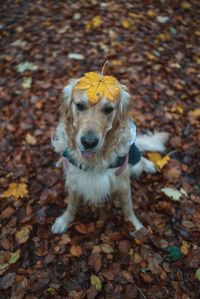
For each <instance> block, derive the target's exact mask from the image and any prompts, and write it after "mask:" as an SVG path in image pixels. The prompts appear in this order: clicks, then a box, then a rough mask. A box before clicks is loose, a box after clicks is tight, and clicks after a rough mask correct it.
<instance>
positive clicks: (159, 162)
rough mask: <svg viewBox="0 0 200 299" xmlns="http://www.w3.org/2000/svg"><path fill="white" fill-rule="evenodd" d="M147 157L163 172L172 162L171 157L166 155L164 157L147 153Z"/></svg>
mask: <svg viewBox="0 0 200 299" xmlns="http://www.w3.org/2000/svg"><path fill="white" fill-rule="evenodd" d="M147 157H148V158H149V159H150V160H151V161H152V162H153V163H154V164H155V166H156V167H157V168H158V169H159V170H161V169H163V168H164V166H165V165H167V163H168V162H169V161H170V157H169V156H168V155H165V156H164V157H162V156H161V155H160V154H159V153H153V152H152V153H147Z"/></svg>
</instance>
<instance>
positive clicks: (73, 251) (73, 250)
mask: <svg viewBox="0 0 200 299" xmlns="http://www.w3.org/2000/svg"><path fill="white" fill-rule="evenodd" d="M70 253H71V255H73V256H77V257H79V256H81V255H82V249H81V247H80V246H79V245H72V246H71V248H70Z"/></svg>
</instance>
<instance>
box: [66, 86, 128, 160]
mask: <svg viewBox="0 0 200 299" xmlns="http://www.w3.org/2000/svg"><path fill="white" fill-rule="evenodd" d="M78 82H79V80H71V81H70V82H69V84H68V85H67V86H66V87H65V88H64V90H63V99H62V105H61V117H62V122H63V123H64V124H65V132H66V133H67V135H68V139H69V146H70V148H71V149H72V150H76V152H77V153H78V154H79V155H80V157H81V158H84V159H86V160H89V161H91V160H92V159H93V158H94V157H95V156H96V155H97V154H102V153H103V152H104V153H105V150H106V148H108V147H109V143H110V144H112V145H113V140H114V139H115V138H117V135H118V134H117V132H118V133H119V131H120V129H121V130H122V128H123V127H125V126H126V123H127V118H128V116H127V109H128V102H129V98H130V95H129V93H128V91H127V88H126V87H125V86H123V85H120V84H119V95H118V98H117V99H116V100H114V101H110V100H109V99H108V98H106V97H105V96H102V97H101V99H100V100H99V101H97V103H95V104H94V103H91V101H90V100H89V99H88V94H87V91H86V90H83V89H80V90H79V89H76V86H77V84H78ZM116 144H117V141H116V140H115V145H116Z"/></svg>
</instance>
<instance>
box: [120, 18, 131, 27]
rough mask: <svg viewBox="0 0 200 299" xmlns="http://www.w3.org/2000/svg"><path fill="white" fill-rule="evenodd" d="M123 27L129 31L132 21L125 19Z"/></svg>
mask: <svg viewBox="0 0 200 299" xmlns="http://www.w3.org/2000/svg"><path fill="white" fill-rule="evenodd" d="M122 26H123V27H124V28H125V29H129V28H130V27H131V21H130V20H129V19H125V20H123V21H122Z"/></svg>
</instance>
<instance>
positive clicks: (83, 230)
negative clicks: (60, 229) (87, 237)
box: [75, 223, 87, 234]
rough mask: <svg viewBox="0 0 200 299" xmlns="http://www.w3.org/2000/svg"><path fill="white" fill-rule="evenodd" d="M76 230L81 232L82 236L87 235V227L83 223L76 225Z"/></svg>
mask: <svg viewBox="0 0 200 299" xmlns="http://www.w3.org/2000/svg"><path fill="white" fill-rule="evenodd" d="M75 229H76V230H77V232H79V233H80V234H86V233H87V228H86V226H85V224H83V223H78V224H76V225H75Z"/></svg>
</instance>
